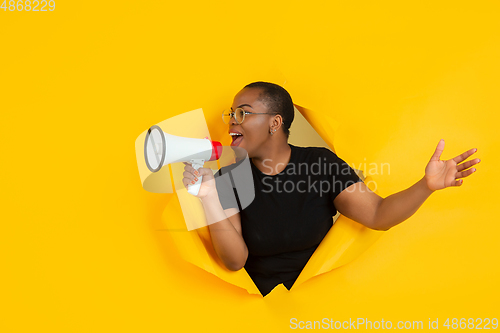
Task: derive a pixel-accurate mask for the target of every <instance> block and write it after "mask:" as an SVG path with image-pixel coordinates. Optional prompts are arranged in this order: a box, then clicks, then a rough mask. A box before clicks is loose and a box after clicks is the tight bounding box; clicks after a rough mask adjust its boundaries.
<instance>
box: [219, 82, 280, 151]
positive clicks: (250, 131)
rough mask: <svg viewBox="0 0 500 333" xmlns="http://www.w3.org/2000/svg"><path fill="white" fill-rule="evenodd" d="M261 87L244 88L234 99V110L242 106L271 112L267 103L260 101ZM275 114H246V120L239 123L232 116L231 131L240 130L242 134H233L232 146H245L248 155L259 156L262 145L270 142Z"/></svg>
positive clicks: (250, 110) (254, 110)
mask: <svg viewBox="0 0 500 333" xmlns="http://www.w3.org/2000/svg"><path fill="white" fill-rule="evenodd" d="M260 93H261V89H258V88H243V89H242V90H241V91H240V92H238V94H236V96H235V97H234V100H233V105H232V106H231V107H232V108H233V110H236V108H242V109H244V110H245V111H249V112H257V113H267V112H269V111H268V109H267V107H266V105H265V104H264V103H262V102H261V101H259V100H258V99H259V95H260ZM273 116H274V115H252V114H246V115H245V120H244V121H243V122H242V123H241V124H238V123H237V122H236V120H235V119H234V117H233V118H231V121H230V122H229V133H231V132H238V133H241V134H242V135H241V136H233V137H232V140H233V141H232V143H231V146H238V147H241V148H244V149H245V150H246V151H247V153H248V156H249V157H250V158H251V157H254V156H258V155H259V154H258V152H259V151H260V149H261V147H262V146H263V145H264V144H265V143H266V142H268V140H269V137H270V134H269V129H270V128H271V125H272V123H273V118H274V117H273Z"/></svg>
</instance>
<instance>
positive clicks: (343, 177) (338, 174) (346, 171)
mask: <svg viewBox="0 0 500 333" xmlns="http://www.w3.org/2000/svg"><path fill="white" fill-rule="evenodd" d="M323 154H324V156H323V157H324V159H325V162H326V163H325V165H324V167H326V173H327V175H328V181H329V183H330V196H331V200H332V201H333V200H335V198H336V197H337V195H339V194H340V193H341V192H342V191H343V190H345V189H346V188H348V187H349V186H351V185H353V184H355V183H358V182H363V180H362V179H361V178H359V176H358V175H357V174H356V171H354V169H353V168H351V167H350V166H349V164H347V162H345V161H344V160H343V159H341V158H340V157H338V156H337V154H335V153H334V152H332V151H331V150H330V149H327V148H324V152H323Z"/></svg>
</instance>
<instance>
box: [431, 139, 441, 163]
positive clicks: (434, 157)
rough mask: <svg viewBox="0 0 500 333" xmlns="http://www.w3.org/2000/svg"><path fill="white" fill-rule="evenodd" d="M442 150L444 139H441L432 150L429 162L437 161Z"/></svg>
mask: <svg viewBox="0 0 500 333" xmlns="http://www.w3.org/2000/svg"><path fill="white" fill-rule="evenodd" d="M443 150H444V139H441V140H440V141H439V143H438V145H437V147H436V150H435V151H434V155H432V157H431V160H430V162H432V161H439V159H440V158H441V154H442V153H443Z"/></svg>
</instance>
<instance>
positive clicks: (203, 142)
mask: <svg viewBox="0 0 500 333" xmlns="http://www.w3.org/2000/svg"><path fill="white" fill-rule="evenodd" d="M221 154H222V145H221V143H220V142H218V141H211V140H209V139H193V138H186V137H182V136H176V135H171V134H168V133H165V132H163V131H162V129H161V128H160V127H159V126H157V125H153V126H151V127H150V128H149V129H148V132H147V134H146V139H145V140H144V159H145V160H146V165H147V167H148V169H149V170H150V171H151V172H158V171H159V170H160V169H161V167H162V166H164V165H166V164H170V163H174V162H190V163H191V165H192V167H193V168H195V169H196V170H198V169H199V168H201V167H202V166H203V164H205V161H214V160H218V159H219V157H220V155H221ZM202 177H203V176H199V177H198V180H197V181H196V183H194V184H192V185H191V184H190V185H188V193H191V194H192V195H195V196H196V195H198V192H199V191H200V187H201V181H202Z"/></svg>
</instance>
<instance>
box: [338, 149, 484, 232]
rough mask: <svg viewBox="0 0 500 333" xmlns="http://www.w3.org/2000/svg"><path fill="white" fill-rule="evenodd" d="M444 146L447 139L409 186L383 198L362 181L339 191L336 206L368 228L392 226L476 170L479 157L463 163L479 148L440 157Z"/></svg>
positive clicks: (384, 228) (458, 184) (461, 181)
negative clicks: (423, 171) (418, 178)
mask: <svg viewBox="0 0 500 333" xmlns="http://www.w3.org/2000/svg"><path fill="white" fill-rule="evenodd" d="M443 149H444V140H441V141H439V143H438V146H437V148H436V150H435V152H434V154H433V156H432V157H431V160H430V161H429V163H428V164H427V166H426V168H425V175H424V177H422V179H420V180H419V181H418V182H416V183H415V184H414V185H412V186H411V187H409V188H407V189H406V190H403V191H401V192H397V193H394V194H392V195H390V196H388V197H386V198H381V197H380V196H378V195H377V194H375V193H374V192H372V191H371V190H370V189H369V188H368V187H367V186H366V185H365V184H364V183H361V182H359V183H355V184H353V185H351V186H349V187H347V188H346V189H344V191H342V192H341V193H340V194H339V195H337V197H336V198H335V200H334V205H335V207H336V208H337V210H338V211H339V212H340V213H341V214H343V215H345V216H347V217H349V218H351V219H353V220H354V221H356V222H359V223H361V224H363V225H365V226H367V227H369V228H372V229H376V230H388V229H390V228H392V227H393V226H395V225H397V224H399V223H401V222H403V221H405V220H406V219H408V218H409V217H410V216H412V215H413V214H414V213H415V212H416V211H417V210H418V208H419V207H420V206H421V205H422V204H423V203H424V201H425V200H426V199H427V198H428V197H429V196H430V195H431V194H432V193H433V192H434V191H436V190H440V189H444V188H446V187H451V186H461V185H462V183H463V180H462V179H460V178H465V177H467V176H469V175H471V174H472V173H473V172H475V171H476V169H475V168H471V169H469V168H470V167H471V166H473V165H475V164H477V163H479V162H480V161H481V160H480V159H477V158H476V159H474V160H470V161H467V162H464V163H461V162H463V161H464V160H466V159H467V158H468V157H469V156H470V155H472V154H474V153H475V152H476V151H477V149H469V150H468V151H466V152H464V153H463V154H461V155H458V156H456V157H455V158H452V159H450V160H447V161H442V160H440V157H441V153H442V152H443ZM459 163H460V164H459ZM466 169H467V170H466Z"/></svg>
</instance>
